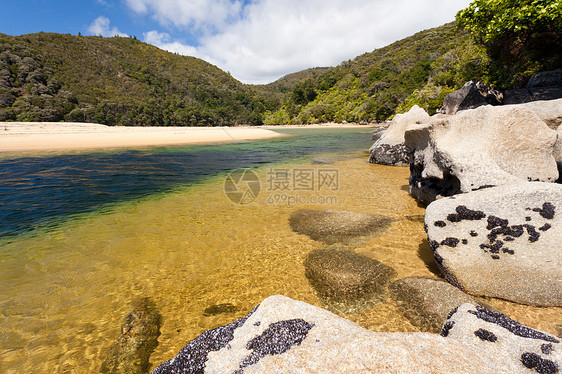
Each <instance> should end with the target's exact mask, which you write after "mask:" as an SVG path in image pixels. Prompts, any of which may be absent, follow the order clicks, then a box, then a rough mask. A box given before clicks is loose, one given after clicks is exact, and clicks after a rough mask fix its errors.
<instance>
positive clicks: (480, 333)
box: [474, 329, 498, 343]
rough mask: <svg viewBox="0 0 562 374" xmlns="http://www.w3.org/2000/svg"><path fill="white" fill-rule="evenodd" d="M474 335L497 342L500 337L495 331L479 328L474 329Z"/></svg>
mask: <svg viewBox="0 0 562 374" xmlns="http://www.w3.org/2000/svg"><path fill="white" fill-rule="evenodd" d="M474 335H476V336H477V337H479V338H480V339H481V340H485V341H488V342H492V343H495V342H496V341H497V340H498V337H497V336H496V335H495V334H494V333H493V332H491V331H488V330H485V329H478V330H476V331H474Z"/></svg>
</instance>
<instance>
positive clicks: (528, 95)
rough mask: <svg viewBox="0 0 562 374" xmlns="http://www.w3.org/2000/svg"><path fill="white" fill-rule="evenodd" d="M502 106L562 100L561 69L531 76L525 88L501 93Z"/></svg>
mask: <svg viewBox="0 0 562 374" xmlns="http://www.w3.org/2000/svg"><path fill="white" fill-rule="evenodd" d="M503 95H504V100H503V103H504V104H521V103H528V102H531V101H536V100H555V99H560V98H562V69H557V70H553V71H543V72H538V73H535V74H533V76H532V77H531V79H529V83H528V84H527V88H518V89H514V90H507V91H505V92H504V93H503Z"/></svg>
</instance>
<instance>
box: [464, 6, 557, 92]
mask: <svg viewBox="0 0 562 374" xmlns="http://www.w3.org/2000/svg"><path fill="white" fill-rule="evenodd" d="M456 19H457V22H458V23H459V26H461V27H463V28H465V29H466V30H468V31H470V33H471V34H472V36H473V37H474V38H475V39H476V41H477V42H479V43H482V44H484V45H485V46H486V47H487V49H488V52H489V54H490V57H492V59H494V60H495V65H496V66H492V70H494V72H495V75H496V77H495V78H496V84H500V85H506V84H507V85H509V84H514V85H522V84H524V81H525V80H526V79H527V78H529V76H530V74H532V72H533V71H536V70H541V69H554V68H557V67H559V66H560V65H561V64H562V56H561V55H562V54H561V53H560V51H561V49H562V0H474V1H473V2H472V3H471V4H470V5H469V6H468V7H467V8H466V9H463V10H461V11H460V12H458V13H457V16H456ZM494 72H493V73H494Z"/></svg>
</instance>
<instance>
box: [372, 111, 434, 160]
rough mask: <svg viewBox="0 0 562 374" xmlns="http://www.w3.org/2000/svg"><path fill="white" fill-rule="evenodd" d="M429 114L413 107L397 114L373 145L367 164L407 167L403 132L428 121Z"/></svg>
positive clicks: (407, 158) (406, 152) (406, 151)
mask: <svg viewBox="0 0 562 374" xmlns="http://www.w3.org/2000/svg"><path fill="white" fill-rule="evenodd" d="M429 118H430V117H429V114H427V113H426V111H425V110H423V109H421V108H420V107H419V106H417V105H414V106H413V107H412V108H411V109H410V110H409V111H408V112H407V113H404V114H397V115H396V116H395V117H394V119H393V120H392V122H391V123H390V125H389V126H388V129H387V130H386V131H385V132H384V133H383V134H382V135H381V136H380V138H379V139H378V140H377V141H376V142H375V144H373V146H372V147H371V149H369V153H370V154H371V156H370V157H369V162H371V163H373V164H382V165H394V166H408V164H409V163H410V161H409V157H408V154H409V152H408V150H407V149H406V146H405V145H404V132H405V131H406V128H407V127H408V126H410V125H412V124H422V123H426V122H428V121H429Z"/></svg>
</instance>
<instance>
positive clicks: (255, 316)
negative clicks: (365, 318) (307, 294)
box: [153, 296, 561, 374]
mask: <svg viewBox="0 0 562 374" xmlns="http://www.w3.org/2000/svg"><path fill="white" fill-rule="evenodd" d="M472 308H474V307H472ZM477 311H478V310H477ZM461 316H462V311H461V310H459V311H458V312H457V313H455V314H453V316H452V319H451V320H450V321H449V322H454V325H453V326H452V328H450V329H449V330H448V332H449V334H448V336H447V337H443V336H440V335H438V334H430V333H384V332H373V331H369V330H365V329H363V328H361V327H359V326H357V325H356V324H354V323H352V322H350V321H348V320H346V319H343V318H340V317H338V316H336V315H334V314H332V313H330V312H328V311H326V310H323V309H320V308H317V307H314V306H312V305H309V304H305V303H303V302H299V301H294V300H291V299H289V298H287V297H284V296H271V297H269V298H267V299H265V300H264V301H263V302H262V304H261V305H259V306H258V307H256V308H255V309H254V310H253V311H252V312H251V313H250V314H249V315H248V316H246V317H244V318H242V319H239V320H237V321H235V322H233V323H231V324H230V325H227V326H222V327H218V328H216V329H214V330H210V331H206V332H204V333H203V334H201V335H200V336H199V337H197V338H195V339H194V340H193V341H191V342H190V343H188V344H187V345H186V346H185V347H184V348H183V349H182V350H181V351H180V352H179V354H178V355H177V356H176V357H174V358H173V359H171V360H170V361H167V362H165V363H163V364H162V365H160V366H159V367H158V368H156V369H155V370H154V371H153V373H154V374H164V373H237V374H241V373H244V374H250V373H312V374H314V373H366V372H370V373H510V374H513V373H530V371H529V369H527V368H526V367H525V366H524V365H525V364H526V365H528V366H532V365H534V363H535V362H538V363H540V364H542V366H535V370H537V367H540V368H543V367H551V366H548V365H549V362H552V363H554V365H557V366H558V367H559V366H560V351H561V347H560V344H559V343H557V342H555V341H554V340H555V339H554V338H553V337H551V336H549V335H547V334H545V333H542V332H540V331H537V330H532V329H529V328H527V327H525V326H522V325H520V324H517V323H516V322H515V321H513V322H512V324H511V325H509V324H505V323H503V325H505V326H506V327H505V329H506V332H502V331H498V329H499V328H500V326H501V325H498V326H496V327H497V329H496V330H492V328H493V327H494V326H492V327H487V326H486V329H487V330H490V331H494V332H495V333H497V335H496V336H497V337H498V339H497V340H496V343H494V344H492V343H491V342H490V341H489V340H482V341H481V342H479V341H476V342H473V341H472V337H473V336H474V333H475V331H478V334H479V335H481V336H484V337H485V338H488V339H493V338H491V335H487V334H486V332H483V333H481V332H480V331H479V330H475V331H473V330H472V326H473V325H470V327H469V328H468V329H464V330H463V328H462V323H463V322H462V321H460V320H459V322H456V321H457V320H456V319H455V318H460V317H461ZM494 316H495V315H494ZM495 318H496V319H499V320H500V321H504V320H503V319H502V318H507V317H505V316H503V317H502V315H499V316H497V317H495ZM482 323H484V322H482ZM448 326H450V324H449V325H448ZM512 326H514V327H516V328H517V330H515V331H516V332H515V333H508V332H507V331H510V330H509V329H510V328H512ZM502 328H504V327H502ZM512 330H513V328H512ZM463 331H464V333H462V332H463ZM517 334H524V335H525V336H526V337H527V341H525V340H523V339H517V338H518V335H517ZM519 336H520V335H519ZM504 338H505V341H504ZM541 339H542V340H541ZM544 339H547V340H544ZM465 341H466V343H465ZM537 344H539V345H538V346H539V347H540V348H539V349H540V351H539V352H541V353H540V354H539V353H536V352H537V351H536V346H537ZM545 352H550V353H545ZM524 353H529V354H532V353H535V354H537V355H538V356H539V357H541V360H542V361H539V360H536V357H535V356H533V355H525V356H523V354H524ZM522 358H523V359H522ZM546 360H548V361H546ZM537 371H538V370H537ZM539 372H540V371H539ZM544 372H546V371H544ZM551 373H556V372H551Z"/></svg>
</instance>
